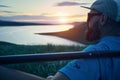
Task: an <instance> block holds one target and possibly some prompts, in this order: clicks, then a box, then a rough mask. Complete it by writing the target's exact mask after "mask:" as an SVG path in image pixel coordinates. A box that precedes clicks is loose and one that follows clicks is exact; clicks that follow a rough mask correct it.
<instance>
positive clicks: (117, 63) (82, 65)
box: [60, 36, 120, 80]
mask: <svg viewBox="0 0 120 80" xmlns="http://www.w3.org/2000/svg"><path fill="white" fill-rule="evenodd" d="M83 51H84V52H89V51H120V37H112V36H108V37H104V38H102V39H101V40H100V42H99V43H98V44H94V45H90V46H88V47H87V48H86V49H84V50H83ZM113 54H114V53H113ZM119 67H120V58H99V59H80V60H74V61H72V62H70V63H69V64H68V65H67V66H65V67H64V68H62V69H61V70H60V72H62V73H63V74H65V75H66V76H67V77H68V78H69V79H70V80H120V76H119V72H120V68H119ZM73 73H74V74H73ZM71 74H72V75H71Z"/></svg>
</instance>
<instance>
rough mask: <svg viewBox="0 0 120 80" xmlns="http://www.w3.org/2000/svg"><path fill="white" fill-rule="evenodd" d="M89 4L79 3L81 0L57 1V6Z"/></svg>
mask: <svg viewBox="0 0 120 80" xmlns="http://www.w3.org/2000/svg"><path fill="white" fill-rule="evenodd" d="M87 4H89V3H79V2H70V1H65V2H60V3H57V4H56V6H77V5H87Z"/></svg>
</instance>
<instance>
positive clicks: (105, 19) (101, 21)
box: [99, 15, 108, 26]
mask: <svg viewBox="0 0 120 80" xmlns="http://www.w3.org/2000/svg"><path fill="white" fill-rule="evenodd" d="M107 19H108V17H107V16H105V15H101V17H100V20H99V21H100V25H101V26H103V25H104V24H105V23H106V22H107Z"/></svg>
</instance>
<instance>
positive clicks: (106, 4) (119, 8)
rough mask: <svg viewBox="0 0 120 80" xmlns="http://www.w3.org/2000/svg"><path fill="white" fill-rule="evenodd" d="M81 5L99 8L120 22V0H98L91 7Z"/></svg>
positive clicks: (93, 8) (98, 9)
mask: <svg viewBox="0 0 120 80" xmlns="http://www.w3.org/2000/svg"><path fill="white" fill-rule="evenodd" d="M81 7H83V8H87V9H91V10H97V11H99V12H101V13H102V14H104V15H106V16H108V17H109V18H111V19H113V20H115V21H116V22H120V0H96V1H95V2H94V3H93V4H92V6H91V7H85V6H81Z"/></svg>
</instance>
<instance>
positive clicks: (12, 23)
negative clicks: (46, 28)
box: [0, 20, 52, 26]
mask: <svg viewBox="0 0 120 80" xmlns="http://www.w3.org/2000/svg"><path fill="white" fill-rule="evenodd" d="M25 25H52V24H47V23H30V22H15V21H3V20H0V26H25Z"/></svg>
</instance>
